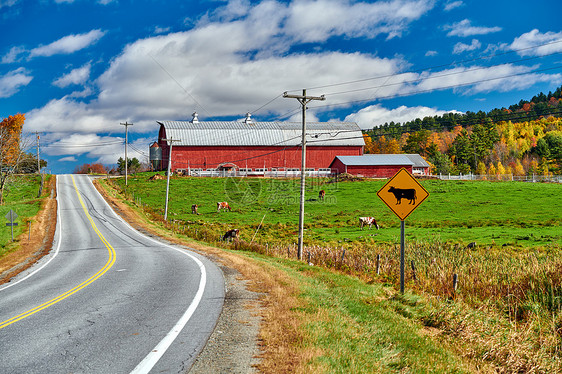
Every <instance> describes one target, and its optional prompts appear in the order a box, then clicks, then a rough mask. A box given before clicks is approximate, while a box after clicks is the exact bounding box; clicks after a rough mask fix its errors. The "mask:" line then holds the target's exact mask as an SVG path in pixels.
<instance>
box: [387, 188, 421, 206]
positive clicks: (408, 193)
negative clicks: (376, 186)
mask: <svg viewBox="0 0 562 374" xmlns="http://www.w3.org/2000/svg"><path fill="white" fill-rule="evenodd" d="M388 192H390V193H392V194H393V195H394V197H395V198H396V205H398V204H400V203H401V202H402V199H403V198H404V199H408V200H409V201H410V202H409V203H408V204H413V205H415V204H416V190H415V189H414V188H396V187H392V186H391V187H390V188H389V189H388Z"/></svg>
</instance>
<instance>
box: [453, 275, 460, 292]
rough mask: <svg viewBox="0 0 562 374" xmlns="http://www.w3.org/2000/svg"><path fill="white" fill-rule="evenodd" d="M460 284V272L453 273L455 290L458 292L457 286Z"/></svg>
mask: <svg viewBox="0 0 562 374" xmlns="http://www.w3.org/2000/svg"><path fill="white" fill-rule="evenodd" d="M458 285H459V276H458V274H453V290H454V291H455V292H457V288H458Z"/></svg>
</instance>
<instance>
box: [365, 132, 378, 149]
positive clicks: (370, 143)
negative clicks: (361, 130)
mask: <svg viewBox="0 0 562 374" xmlns="http://www.w3.org/2000/svg"><path fill="white" fill-rule="evenodd" d="M363 140H364V141H365V153H375V152H374V150H375V145H374V144H373V139H371V137H370V136H369V134H363Z"/></svg>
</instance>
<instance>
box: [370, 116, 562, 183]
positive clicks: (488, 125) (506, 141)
mask: <svg viewBox="0 0 562 374" xmlns="http://www.w3.org/2000/svg"><path fill="white" fill-rule="evenodd" d="M369 134H372V132H369ZM391 144H392V145H393V147H389V145H391ZM366 151H371V153H419V154H420V155H422V156H423V157H424V158H425V159H426V160H427V161H428V162H429V163H430V164H431V165H432V166H433V167H432V172H433V173H434V174H440V173H441V174H449V173H451V174H459V173H462V174H468V173H474V174H512V175H525V174H551V173H554V174H562V118H555V117H549V118H541V119H538V120H533V121H522V122H511V121H507V122H506V121H500V122H498V123H495V122H493V121H491V120H490V119H489V118H485V119H484V121H482V123H475V124H473V125H472V126H466V127H462V126H460V125H457V126H454V127H453V128H452V129H450V130H447V129H442V130H440V131H430V130H427V129H422V130H418V131H413V132H411V133H404V134H400V135H397V136H394V137H393V136H388V137H387V136H384V135H382V136H380V137H378V138H377V137H376V136H373V137H372V139H370V141H369V148H368V149H367V148H366ZM389 151H390V152H389Z"/></svg>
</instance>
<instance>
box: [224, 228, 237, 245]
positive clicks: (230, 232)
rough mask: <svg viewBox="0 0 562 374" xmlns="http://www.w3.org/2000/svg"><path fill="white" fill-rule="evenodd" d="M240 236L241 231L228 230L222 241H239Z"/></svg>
mask: <svg viewBox="0 0 562 374" xmlns="http://www.w3.org/2000/svg"><path fill="white" fill-rule="evenodd" d="M239 236H240V230H238V229H232V230H228V231H227V232H226V233H225V234H224V235H223V236H222V240H223V241H229V242H230V241H232V240H238V238H239Z"/></svg>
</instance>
